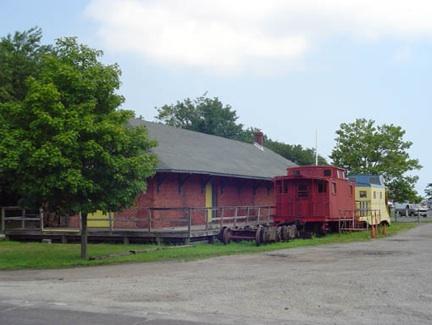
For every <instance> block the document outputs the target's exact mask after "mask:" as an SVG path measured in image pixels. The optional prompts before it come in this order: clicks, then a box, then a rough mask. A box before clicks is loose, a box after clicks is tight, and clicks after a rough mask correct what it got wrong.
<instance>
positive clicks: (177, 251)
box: [0, 223, 417, 270]
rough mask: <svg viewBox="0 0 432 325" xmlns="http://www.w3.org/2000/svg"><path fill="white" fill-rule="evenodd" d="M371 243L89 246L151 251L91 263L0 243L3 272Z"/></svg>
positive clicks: (51, 247) (397, 227) (347, 238)
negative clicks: (174, 246) (337, 244)
mask: <svg viewBox="0 0 432 325" xmlns="http://www.w3.org/2000/svg"><path fill="white" fill-rule="evenodd" d="M416 225H417V224H415V223H396V224H392V226H391V227H390V228H389V229H388V235H393V234H395V233H398V232H400V231H403V230H408V229H411V228H414V227H415V226H416ZM369 239H370V236H369V233H368V232H353V233H343V234H330V235H327V236H325V237H320V238H312V239H297V240H293V241H290V242H283V243H274V244H267V245H262V246H259V247H257V246H256V245H255V243H254V242H251V241H244V242H239V243H231V244H229V245H226V246H225V245H223V244H220V243H216V244H213V245H209V244H197V245H193V246H190V247H178V248H172V246H156V245H123V244H90V245H89V255H90V256H104V255H109V254H116V253H124V252H127V251H129V250H148V252H145V253H140V254H136V255H128V256H115V257H110V258H105V259H99V260H98V259H97V260H88V261H86V260H81V259H80V258H79V255H80V246H79V244H42V243H26V242H14V241H6V240H5V241H0V270H14V269H50V268H66V267H76V266H94V265H107V264H118V263H132V262H154V261H167V260H177V261H190V260H196V259H204V258H209V257H214V256H222V255H235V254H245V253H258V252H266V251H272V250H277V249H284V248H294V247H305V246H316V245H323V244H336V243H349V242H354V241H365V240H369Z"/></svg>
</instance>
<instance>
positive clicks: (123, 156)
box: [0, 29, 156, 257]
mask: <svg viewBox="0 0 432 325" xmlns="http://www.w3.org/2000/svg"><path fill="white" fill-rule="evenodd" d="M41 36H42V33H41V31H40V29H32V30H29V31H28V32H24V33H18V32H17V33H15V35H13V36H11V35H9V36H7V37H5V38H2V39H1V41H0V71H2V75H1V77H0V78H1V84H0V89H1V90H0V92H1V95H0V96H1V97H0V99H1V100H0V122H1V123H2V128H0V132H1V137H0V179H2V182H3V184H2V190H3V192H8V193H13V194H14V195H16V196H17V197H19V198H20V199H21V204H23V205H25V206H31V207H43V209H44V210H45V211H46V212H49V213H57V214H77V213H79V212H81V213H82V223H83V228H84V229H85V228H86V224H87V214H88V213H91V212H95V211H97V210H102V211H116V210H119V209H122V208H124V207H127V206H129V205H130V204H131V203H132V202H133V200H134V199H135V197H136V196H137V194H138V193H140V192H141V191H143V190H145V188H146V179H147V178H148V177H149V176H151V175H152V174H153V173H154V168H155V164H156V158H155V157H154V155H153V154H151V153H150V149H151V148H152V147H153V146H154V145H155V143H154V142H153V141H151V140H150V139H149V138H148V136H147V133H146V130H145V129H144V128H143V127H137V128H133V127H130V126H129V125H128V120H129V119H130V118H132V117H133V113H132V112H131V111H127V110H122V109H119V106H120V105H121V103H122V102H123V97H122V96H120V95H118V94H117V93H116V91H117V89H118V88H119V85H120V80H119V77H120V70H119V68H118V66H117V65H104V64H103V63H101V62H100V57H101V56H102V52H100V51H97V50H93V49H91V48H89V47H87V46H85V45H81V44H79V43H78V42H77V40H76V39H75V38H63V39H59V40H57V41H56V42H55V44H53V45H51V46H42V45H41V44H40V41H41ZM22 62H25V64H24V66H22V65H20V63H22ZM85 244H86V236H83V251H82V256H83V257H86V250H85V247H86V245H85Z"/></svg>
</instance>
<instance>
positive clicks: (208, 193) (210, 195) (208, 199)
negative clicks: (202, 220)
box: [205, 182, 213, 222]
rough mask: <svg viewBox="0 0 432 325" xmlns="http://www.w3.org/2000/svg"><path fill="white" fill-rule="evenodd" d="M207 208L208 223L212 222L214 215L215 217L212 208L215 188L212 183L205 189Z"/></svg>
mask: <svg viewBox="0 0 432 325" xmlns="http://www.w3.org/2000/svg"><path fill="white" fill-rule="evenodd" d="M205 207H206V208H208V209H207V218H208V221H209V222H210V221H211V220H212V215H213V213H212V210H211V208H213V186H212V183H211V182H208V183H207V184H206V188H205Z"/></svg>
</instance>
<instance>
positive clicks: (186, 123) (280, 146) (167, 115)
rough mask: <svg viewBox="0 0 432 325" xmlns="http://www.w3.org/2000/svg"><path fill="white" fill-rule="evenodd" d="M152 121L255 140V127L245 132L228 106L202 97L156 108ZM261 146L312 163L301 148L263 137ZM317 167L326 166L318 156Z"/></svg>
mask: <svg viewBox="0 0 432 325" xmlns="http://www.w3.org/2000/svg"><path fill="white" fill-rule="evenodd" d="M156 109H157V112H158V115H157V116H156V117H155V118H156V119H157V120H159V121H161V122H162V123H164V124H166V125H171V126H175V127H179V128H183V129H188V130H193V131H197V132H202V133H207V134H213V135H218V136H222V137H225V138H229V139H234V140H239V141H243V142H249V143H252V142H253V141H254V139H255V132H257V131H258V129H257V128H255V127H249V128H246V129H245V128H244V126H243V124H241V123H238V122H237V120H238V116H237V113H236V111H235V110H234V109H233V108H232V107H231V106H230V105H224V104H223V103H222V102H221V101H220V100H219V99H218V98H217V97H214V98H207V97H205V96H201V97H198V98H196V99H193V100H192V99H190V98H187V99H185V100H183V101H178V102H177V103H176V104H174V105H164V106H162V107H160V108H156ZM264 146H265V147H267V148H269V149H270V150H272V151H274V152H276V153H278V154H280V155H281V156H282V157H284V158H286V159H289V160H291V161H293V162H295V163H297V164H299V165H309V164H314V163H315V151H314V150H313V149H308V148H303V147H302V146H301V145H289V144H286V143H283V142H278V141H273V140H271V139H269V138H268V137H267V136H265V142H264ZM319 163H320V164H327V162H326V160H325V159H324V158H323V157H321V156H319Z"/></svg>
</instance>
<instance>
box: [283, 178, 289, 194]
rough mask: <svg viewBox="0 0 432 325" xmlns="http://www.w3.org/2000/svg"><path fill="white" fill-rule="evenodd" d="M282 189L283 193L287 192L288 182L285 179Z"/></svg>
mask: <svg viewBox="0 0 432 325" xmlns="http://www.w3.org/2000/svg"><path fill="white" fill-rule="evenodd" d="M283 185H284V186H283V191H284V193H288V182H287V181H284V182H283Z"/></svg>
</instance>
